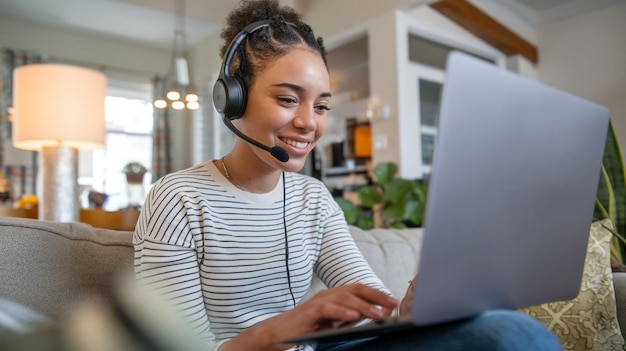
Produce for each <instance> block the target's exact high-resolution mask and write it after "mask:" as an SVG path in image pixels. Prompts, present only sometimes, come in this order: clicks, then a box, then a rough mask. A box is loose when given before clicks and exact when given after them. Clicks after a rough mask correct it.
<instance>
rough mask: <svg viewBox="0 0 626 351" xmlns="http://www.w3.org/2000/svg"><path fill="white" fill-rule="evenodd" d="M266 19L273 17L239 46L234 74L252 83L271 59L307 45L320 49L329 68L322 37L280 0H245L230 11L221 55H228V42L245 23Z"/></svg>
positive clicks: (317, 51) (222, 32)
mask: <svg viewBox="0 0 626 351" xmlns="http://www.w3.org/2000/svg"><path fill="white" fill-rule="evenodd" d="M262 20H271V23H270V25H269V26H268V27H265V28H261V29H259V30H257V31H255V32H253V33H251V34H250V35H248V36H247V37H246V41H245V45H240V46H239V48H238V49H237V52H236V53H235V55H234V57H233V62H232V64H231V66H230V68H231V69H230V73H231V75H233V76H237V77H239V78H240V79H241V80H242V81H243V82H244V84H245V85H246V87H250V86H251V85H252V83H253V82H254V78H255V77H256V74H257V73H259V72H260V71H262V70H263V69H264V68H265V67H267V65H268V64H269V63H270V62H272V61H273V60H274V59H276V58H278V57H280V56H283V55H285V54H287V53H289V52H290V51H291V50H293V49H294V48H296V47H303V46H306V47H308V48H309V49H310V50H312V51H313V52H316V53H318V54H319V55H320V56H321V57H322V59H323V61H324V64H325V65H326V67H327V68H328V64H327V62H326V49H325V48H324V42H323V40H322V38H321V37H318V38H316V37H315V34H313V30H312V29H311V27H310V26H309V25H308V24H306V23H304V22H302V19H301V18H300V15H299V14H298V13H296V12H295V10H294V9H292V8H290V7H287V6H281V5H280V4H279V2H278V0H242V1H241V2H240V4H239V6H238V7H237V8H236V9H235V10H233V11H232V12H230V14H229V15H228V17H227V18H226V26H225V27H224V28H223V29H222V31H221V33H220V37H221V38H222V40H224V43H223V44H222V47H221V49H220V57H222V58H224V55H225V54H226V49H228V45H229V44H230V42H231V41H232V40H233V39H234V38H235V36H237V34H239V32H240V31H241V30H242V29H243V28H244V27H246V26H247V25H249V24H251V23H254V22H257V21H262ZM287 22H289V23H292V24H294V25H290V24H287Z"/></svg>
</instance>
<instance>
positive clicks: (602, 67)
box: [538, 1, 626, 150]
mask: <svg viewBox="0 0 626 351" xmlns="http://www.w3.org/2000/svg"><path fill="white" fill-rule="evenodd" d="M538 40H539V79H540V80H541V81H543V82H545V83H547V84H550V85H553V86H555V87H557V88H560V89H562V90H565V91H568V92H570V93H572V94H575V95H578V96H581V97H583V98H586V99H588V100H591V101H594V102H597V103H599V104H602V105H605V106H607V107H608V108H609V110H610V111H611V119H612V122H613V124H614V127H615V132H616V134H617V137H618V140H619V143H620V146H621V148H622V150H626V149H624V148H625V147H626V68H625V67H626V2H625V1H619V2H616V3H614V4H613V5H610V6H608V7H604V8H602V9H599V10H597V11H594V12H591V13H587V14H583V15H579V16H576V17H572V18H570V19H567V20H562V21H559V22H556V23H553V24H550V25H545V26H541V27H539V28H538Z"/></svg>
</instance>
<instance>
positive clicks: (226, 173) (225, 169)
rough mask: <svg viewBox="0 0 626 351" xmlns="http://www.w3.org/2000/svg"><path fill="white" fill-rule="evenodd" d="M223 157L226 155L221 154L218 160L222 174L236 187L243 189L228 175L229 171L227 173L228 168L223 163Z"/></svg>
mask: <svg viewBox="0 0 626 351" xmlns="http://www.w3.org/2000/svg"><path fill="white" fill-rule="evenodd" d="M224 157H226V156H222V158H221V159H220V161H221V162H222V168H223V169H224V174H225V175H226V179H228V181H229V182H231V183H232V184H233V185H234V186H235V187H237V189H239V190H243V189H242V188H241V187H240V186H239V184H237V182H236V181H235V180H234V179H233V178H232V177H231V176H230V173H228V168H226V163H224Z"/></svg>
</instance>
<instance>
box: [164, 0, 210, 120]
mask: <svg viewBox="0 0 626 351" xmlns="http://www.w3.org/2000/svg"><path fill="white" fill-rule="evenodd" d="M176 7H177V12H178V14H177V16H176V18H175V19H176V29H175V31H174V47H173V49H172V61H171V62H170V70H169V74H168V76H167V79H166V81H165V84H164V85H163V86H162V88H163V89H161V91H159V92H158V94H157V96H156V98H155V100H154V107H156V108H158V109H165V108H167V107H168V106H169V107H171V108H173V109H174V110H183V109H185V108H186V109H189V110H196V109H198V108H199V107H200V97H199V96H198V93H197V91H196V89H195V88H194V87H193V85H192V84H191V83H190V81H189V66H188V64H187V63H188V61H187V52H186V47H185V0H176Z"/></svg>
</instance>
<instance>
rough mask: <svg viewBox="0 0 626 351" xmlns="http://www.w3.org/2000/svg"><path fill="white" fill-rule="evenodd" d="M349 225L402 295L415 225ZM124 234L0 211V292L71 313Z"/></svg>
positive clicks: (621, 291) (417, 238) (125, 253)
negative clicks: (8, 215)
mask: <svg viewBox="0 0 626 351" xmlns="http://www.w3.org/2000/svg"><path fill="white" fill-rule="evenodd" d="M351 232H352V234H353V236H354V239H355V241H356V242H357V244H358V246H359V247H360V249H361V250H362V252H363V253H364V255H365V257H366V258H367V259H368V261H369V262H370V264H371V266H372V268H373V269H374V270H375V271H376V273H377V274H378V275H379V276H380V278H381V279H382V280H383V281H384V282H385V284H386V285H387V286H388V287H389V288H390V289H391V290H392V291H393V292H394V293H395V294H396V295H397V296H402V295H403V294H404V292H405V290H406V288H407V280H408V279H409V278H410V277H412V276H413V275H414V273H415V272H414V270H415V262H416V260H417V256H418V255H419V252H420V248H421V239H422V230H421V229H417V228H416V229H402V230H390V229H389V230H388V229H375V230H371V231H367V232H366V231H363V230H360V229H359V228H356V227H352V228H351ZM131 238H132V233H131V232H122V231H113V230H106V229H97V228H93V227H91V226H89V225H86V224H82V223H58V222H47V221H38V220H33V219H19V218H0V298H2V299H6V300H9V301H14V302H17V303H19V304H21V305H24V306H26V307H28V308H30V309H32V310H34V311H38V312H40V313H42V314H44V315H46V316H49V317H50V318H51V319H52V320H59V319H62V318H64V317H66V316H67V315H69V314H71V313H72V311H73V308H74V307H76V306H77V305H79V304H80V303H81V301H85V300H87V299H88V297H92V296H97V297H99V298H100V299H102V301H104V302H107V303H110V299H111V294H110V292H111V287H112V283H113V282H114V281H116V279H119V275H120V274H122V273H123V272H126V271H130V270H132V264H133V248H132V244H131ZM612 278H613V282H614V286H615V290H616V294H615V296H616V302H617V315H618V318H619V321H620V322H621V324H620V325H621V326H622V328H624V327H626V273H614V274H613V275H612ZM320 289H323V286H322V285H321V283H319V282H316V283H315V284H314V288H313V290H314V291H316V290H320ZM611 298H612V296H611ZM613 301H615V300H613ZM0 312H1V311H0ZM624 329H626V328H624ZM566 348H567V347H566ZM570 349H577V348H570Z"/></svg>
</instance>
